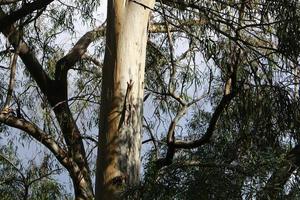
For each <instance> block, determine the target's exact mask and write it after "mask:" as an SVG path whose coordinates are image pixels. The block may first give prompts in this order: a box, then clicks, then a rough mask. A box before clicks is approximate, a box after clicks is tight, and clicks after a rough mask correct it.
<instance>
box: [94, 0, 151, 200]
mask: <svg viewBox="0 0 300 200" xmlns="http://www.w3.org/2000/svg"><path fill="white" fill-rule="evenodd" d="M154 2H155V1H154V0H143V1H141V0H136V1H133V0H118V1H108V9H107V32H106V52H105V58H104V67H103V82H102V95H101V98H102V99H101V109H100V123H99V126H100V127H99V148H98V158H97V174H96V199H98V200H99V199H110V200H113V199H120V198H121V193H122V191H124V190H125V189H128V188H130V187H133V186H135V185H137V184H139V170H140V146H141V128H142V120H141V119H142V106H143V94H144V91H143V87H144V67H145V57H146V42H147V25H148V17H149V13H150V8H152V7H153V6H154Z"/></svg>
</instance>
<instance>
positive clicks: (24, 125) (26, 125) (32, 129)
mask: <svg viewBox="0 0 300 200" xmlns="http://www.w3.org/2000/svg"><path fill="white" fill-rule="evenodd" d="M0 122H1V123H4V124H6V125H8V126H11V127H15V128H18V129H20V130H22V131H25V132H26V133H28V134H29V135H30V136H32V137H33V138H34V139H36V140H37V141H38V142H40V143H42V144H43V145H44V146H46V147H47V148H48V149H49V150H50V151H51V152H52V153H53V154H54V155H55V157H56V158H57V160H58V161H59V162H60V163H61V164H62V165H63V166H64V167H66V168H67V169H68V168H69V164H68V157H67V153H66V152H65V150H64V149H62V148H61V147H60V146H59V145H58V144H57V143H56V141H55V140H54V139H53V138H52V137H51V136H49V135H48V134H47V133H45V132H44V131H42V130H41V129H40V128H38V127H37V126H36V125H35V124H33V123H31V122H29V121H26V120H25V119H19V118H17V117H15V116H14V115H13V113H0Z"/></svg>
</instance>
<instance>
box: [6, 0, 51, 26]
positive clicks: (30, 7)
mask: <svg viewBox="0 0 300 200" xmlns="http://www.w3.org/2000/svg"><path fill="white" fill-rule="evenodd" d="M52 1H54V0H37V1H34V2H32V3H28V4H24V6H23V7H22V8H20V9H19V10H16V11H14V12H12V13H11V14H9V15H5V16H1V15H0V24H1V26H0V31H1V32H2V31H4V30H5V29H6V28H8V27H9V26H11V25H12V24H13V23H14V22H16V21H18V20H19V19H21V18H23V17H25V16H26V15H28V14H30V13H32V12H34V11H36V10H39V9H42V8H44V7H45V6H47V5H49V4H50V3H51V2H52Z"/></svg>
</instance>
